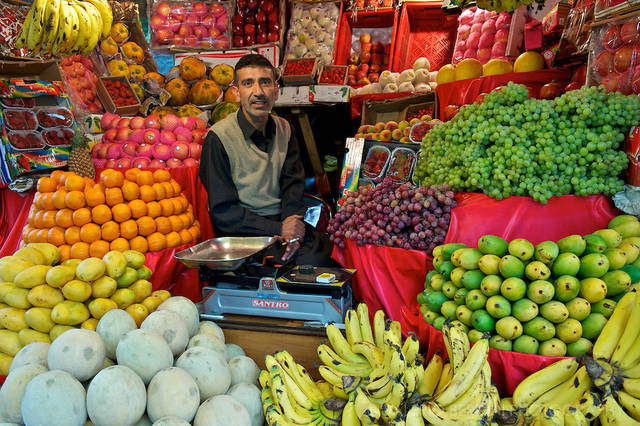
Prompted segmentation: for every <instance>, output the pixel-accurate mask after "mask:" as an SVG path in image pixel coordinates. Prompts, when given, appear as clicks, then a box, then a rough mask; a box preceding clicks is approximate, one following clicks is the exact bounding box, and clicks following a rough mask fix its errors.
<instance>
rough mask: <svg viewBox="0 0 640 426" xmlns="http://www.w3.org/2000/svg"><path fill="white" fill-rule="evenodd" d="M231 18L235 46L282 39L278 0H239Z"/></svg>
mask: <svg viewBox="0 0 640 426" xmlns="http://www.w3.org/2000/svg"><path fill="white" fill-rule="evenodd" d="M236 4H237V8H236V14H235V15H234V16H233V17H232V18H231V33H232V35H233V46H234V47H248V46H253V45H254V44H264V43H275V42H277V41H278V40H280V9H279V8H278V6H279V3H278V0H237V2H236Z"/></svg>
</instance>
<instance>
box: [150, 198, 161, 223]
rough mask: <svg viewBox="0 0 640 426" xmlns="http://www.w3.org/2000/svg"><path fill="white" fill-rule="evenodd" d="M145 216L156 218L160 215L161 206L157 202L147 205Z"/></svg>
mask: <svg viewBox="0 0 640 426" xmlns="http://www.w3.org/2000/svg"><path fill="white" fill-rule="evenodd" d="M147 214H148V215H149V216H151V217H152V218H154V219H155V218H156V217H158V216H160V215H161V214H162V206H160V203H158V202H157V201H151V202H148V203H147Z"/></svg>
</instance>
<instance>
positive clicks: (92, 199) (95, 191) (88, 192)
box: [84, 186, 105, 207]
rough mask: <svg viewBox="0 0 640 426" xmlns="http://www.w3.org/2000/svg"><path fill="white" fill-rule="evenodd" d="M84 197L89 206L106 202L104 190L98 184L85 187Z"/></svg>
mask: <svg viewBox="0 0 640 426" xmlns="http://www.w3.org/2000/svg"><path fill="white" fill-rule="evenodd" d="M84 198H85V200H86V202H87V205H88V206H89V207H95V206H97V205H99V204H104V201H105V198H104V191H103V190H102V189H100V188H98V187H97V186H92V187H90V188H85V190H84Z"/></svg>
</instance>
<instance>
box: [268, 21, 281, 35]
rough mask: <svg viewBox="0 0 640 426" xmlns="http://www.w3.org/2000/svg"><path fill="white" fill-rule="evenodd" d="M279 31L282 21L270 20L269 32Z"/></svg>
mask: <svg viewBox="0 0 640 426" xmlns="http://www.w3.org/2000/svg"><path fill="white" fill-rule="evenodd" d="M278 31H280V22H278V21H269V32H272V33H277V32H278Z"/></svg>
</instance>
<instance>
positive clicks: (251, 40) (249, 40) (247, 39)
mask: <svg viewBox="0 0 640 426" xmlns="http://www.w3.org/2000/svg"><path fill="white" fill-rule="evenodd" d="M254 44H256V37H255V36H254V35H253V34H245V35H244V45H245V46H253V45H254Z"/></svg>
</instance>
